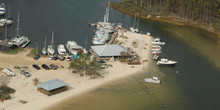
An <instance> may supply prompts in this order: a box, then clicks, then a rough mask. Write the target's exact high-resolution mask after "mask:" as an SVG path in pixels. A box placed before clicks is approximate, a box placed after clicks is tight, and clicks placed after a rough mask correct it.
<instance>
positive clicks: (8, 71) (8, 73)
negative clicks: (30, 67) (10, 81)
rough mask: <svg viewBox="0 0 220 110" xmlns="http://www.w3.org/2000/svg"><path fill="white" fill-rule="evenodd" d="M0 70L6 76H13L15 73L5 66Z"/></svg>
mask: <svg viewBox="0 0 220 110" xmlns="http://www.w3.org/2000/svg"><path fill="white" fill-rule="evenodd" d="M2 72H4V73H5V74H6V75H8V76H14V75H15V73H14V72H13V71H12V70H10V69H6V68H5V69H3V70H2Z"/></svg>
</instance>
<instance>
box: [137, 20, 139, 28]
mask: <svg viewBox="0 0 220 110" xmlns="http://www.w3.org/2000/svg"><path fill="white" fill-rule="evenodd" d="M138 27H139V18H138V22H137V29H138Z"/></svg>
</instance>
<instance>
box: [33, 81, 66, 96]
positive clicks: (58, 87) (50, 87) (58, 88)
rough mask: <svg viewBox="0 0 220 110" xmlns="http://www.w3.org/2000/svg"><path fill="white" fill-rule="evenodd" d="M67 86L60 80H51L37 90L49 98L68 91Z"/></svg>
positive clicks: (40, 84)
mask: <svg viewBox="0 0 220 110" xmlns="http://www.w3.org/2000/svg"><path fill="white" fill-rule="evenodd" d="M67 89H68V88H67V84H66V83H65V82H63V81H61V80H59V79H53V80H49V81H46V82H43V83H39V84H38V85H37V90H38V91H40V92H42V93H43V94H46V95H48V96H50V95H53V94H56V93H59V92H63V91H66V90H67Z"/></svg>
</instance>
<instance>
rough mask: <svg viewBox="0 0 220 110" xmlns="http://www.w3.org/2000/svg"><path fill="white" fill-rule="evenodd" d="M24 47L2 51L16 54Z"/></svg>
mask: <svg viewBox="0 0 220 110" xmlns="http://www.w3.org/2000/svg"><path fill="white" fill-rule="evenodd" d="M22 50H23V48H22V47H17V48H15V49H12V50H10V51H9V52H6V51H1V52H2V53H6V54H11V55H15V54H18V53H19V52H20V51H22Z"/></svg>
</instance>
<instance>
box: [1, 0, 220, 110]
mask: <svg viewBox="0 0 220 110" xmlns="http://www.w3.org/2000/svg"><path fill="white" fill-rule="evenodd" d="M1 1H3V2H5V4H7V3H10V4H11V16H12V17H14V18H16V16H17V12H18V11H19V12H20V19H21V22H20V25H21V26H20V28H21V30H20V32H21V34H22V35H26V36H30V38H31V39H32V43H31V44H30V45H29V46H34V42H38V43H39V44H40V47H42V46H43V44H44V36H45V35H46V36H48V37H49V38H48V40H50V36H51V31H52V30H54V31H55V45H58V44H60V43H63V44H65V43H66V41H67V40H76V41H77V42H78V43H79V44H80V45H82V46H84V43H85V39H86V36H88V42H89V41H91V39H92V37H91V36H92V35H93V32H92V30H93V28H92V27H89V26H88V23H89V22H97V21H101V20H102V19H103V15H104V13H105V6H106V4H107V3H108V1H107V0H96V1H88V0H87V1H86V0H81V1H77V0H62V2H61V1H60V0H48V1H45V0H44V1H43V0H37V1H30V0H19V1H17V0H1ZM110 14H111V15H110V16H111V18H110V21H112V22H115V21H116V22H121V23H122V24H123V27H126V28H129V27H130V26H132V25H133V17H131V16H129V15H126V14H123V13H120V12H118V11H115V10H111V11H110ZM113 16H114V17H113ZM14 29H15V25H12V26H10V27H9V36H8V37H9V38H11V37H13V36H14V35H15V31H14ZM139 30H141V31H143V33H146V32H150V33H151V34H152V35H153V36H155V37H160V38H161V39H162V40H163V41H165V42H166V45H165V46H163V47H162V49H163V50H162V52H163V53H162V55H161V56H162V57H165V58H169V59H173V60H177V61H178V62H179V63H178V65H177V66H176V67H174V68H169V67H157V66H156V65H155V62H154V61H152V62H151V63H150V70H149V71H147V72H143V73H140V74H138V75H133V76H129V77H127V78H123V79H121V80H118V81H115V82H114V83H111V84H107V85H103V86H101V87H99V88H96V89H94V90H92V91H89V92H88V93H85V94H82V95H80V96H77V97H74V98H72V99H71V100H67V101H64V102H62V103H61V104H58V105H57V106H55V107H53V108H51V110H52V109H53V110H72V109H74V110H88V109H89V110H103V109H105V110H146V109H152V110H163V109H166V110H177V109H178V110H207V109H208V110H218V109H220V107H219V105H218V103H219V102H220V95H219V93H220V86H219V84H220V80H219V78H220V59H219V57H218V56H219V55H220V45H219V44H217V40H216V39H214V38H213V37H212V35H210V34H208V33H205V32H202V31H200V30H198V29H194V28H191V27H187V26H174V25H170V24H167V23H160V22H155V21H147V20H142V19H141V20H140V28H139ZM47 43H50V42H49V41H48V42H47ZM176 71H179V73H176ZM152 76H158V77H159V78H160V79H161V80H162V84H160V85H155V84H146V83H143V79H144V78H145V77H152ZM149 91H150V92H149Z"/></svg>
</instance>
